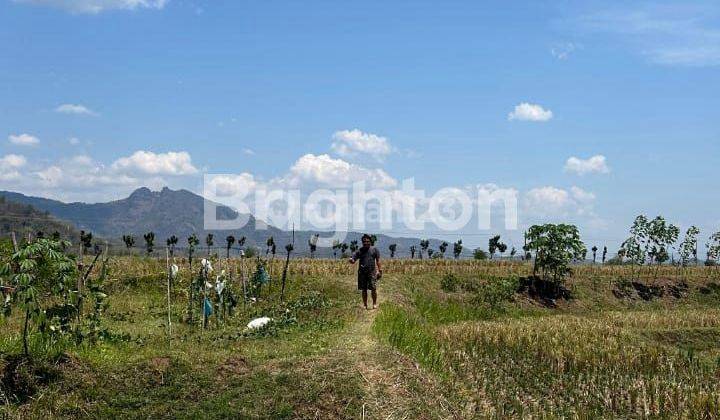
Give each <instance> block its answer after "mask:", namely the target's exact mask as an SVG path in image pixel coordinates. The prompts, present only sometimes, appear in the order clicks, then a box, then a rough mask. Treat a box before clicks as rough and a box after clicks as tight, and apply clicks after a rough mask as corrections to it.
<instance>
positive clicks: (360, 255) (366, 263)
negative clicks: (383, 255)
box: [353, 246, 380, 275]
mask: <svg viewBox="0 0 720 420" xmlns="http://www.w3.org/2000/svg"><path fill="white" fill-rule="evenodd" d="M376 259H380V253H379V252H378V250H377V248H375V247H374V246H370V247H368V248H365V247H361V248H360V249H359V250H357V251H356V252H355V254H353V260H355V261H357V262H358V263H360V266H359V267H358V273H362V274H371V275H373V274H375V260H376Z"/></svg>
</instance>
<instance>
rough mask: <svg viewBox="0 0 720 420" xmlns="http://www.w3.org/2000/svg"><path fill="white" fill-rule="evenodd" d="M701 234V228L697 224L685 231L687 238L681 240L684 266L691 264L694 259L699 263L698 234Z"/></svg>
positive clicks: (681, 262) (681, 259)
mask: <svg viewBox="0 0 720 420" xmlns="http://www.w3.org/2000/svg"><path fill="white" fill-rule="evenodd" d="M699 234H700V229H698V228H697V227H695V226H690V228H689V229H688V230H687V232H685V238H684V239H683V241H682V242H680V247H679V248H680V249H679V252H680V264H682V266H683V267H687V266H688V265H690V261H694V262H695V264H696V265H697V236H698V235H699Z"/></svg>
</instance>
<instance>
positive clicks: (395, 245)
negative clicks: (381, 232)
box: [388, 244, 397, 258]
mask: <svg viewBox="0 0 720 420" xmlns="http://www.w3.org/2000/svg"><path fill="white" fill-rule="evenodd" d="M388 249H390V258H395V251H396V250H397V244H390V246H389V247H388Z"/></svg>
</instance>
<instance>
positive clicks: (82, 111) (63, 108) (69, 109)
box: [55, 104, 98, 117]
mask: <svg viewBox="0 0 720 420" xmlns="http://www.w3.org/2000/svg"><path fill="white" fill-rule="evenodd" d="M55 112H59V113H60V114H72V115H88V116H91V117H96V116H97V115H98V114H97V113H96V112H95V111H93V110H92V109H90V108H88V107H86V106H85V105H80V104H62V105H60V106H58V107H57V108H55Z"/></svg>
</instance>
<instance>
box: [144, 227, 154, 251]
mask: <svg viewBox="0 0 720 420" xmlns="http://www.w3.org/2000/svg"><path fill="white" fill-rule="evenodd" d="M143 238H144V239H145V251H146V252H147V254H148V255H150V254H152V253H153V249H154V248H155V232H148V233H146V234H145V235H143Z"/></svg>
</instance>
